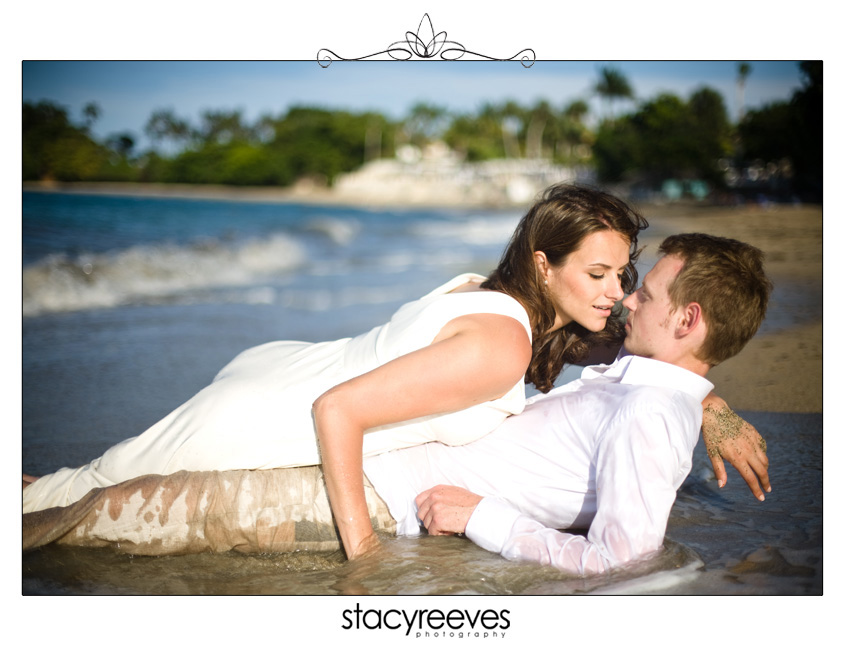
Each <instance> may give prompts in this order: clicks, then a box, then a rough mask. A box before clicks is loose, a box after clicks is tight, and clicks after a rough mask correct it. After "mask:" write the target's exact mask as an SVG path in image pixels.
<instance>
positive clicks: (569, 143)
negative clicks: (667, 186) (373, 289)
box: [23, 62, 823, 192]
mask: <svg viewBox="0 0 844 653" xmlns="http://www.w3.org/2000/svg"><path fill="white" fill-rule="evenodd" d="M801 69H802V71H803V74H804V77H805V82H806V84H805V86H804V88H803V89H801V90H800V91H798V92H797V93H795V95H794V97H793V98H792V100H791V101H790V102H782V103H775V104H771V105H769V106H767V107H764V108H762V109H759V110H756V111H750V112H748V114H747V116H746V117H745V119H744V120H743V121H742V122H741V124H740V125H739V126H738V128H736V127H734V126H733V125H731V124H730V122H729V120H728V118H727V113H726V110H725V108H724V102H723V99H722V98H721V96H720V95H719V94H718V93H717V92H716V91H714V90H712V89H708V88H703V89H700V90H698V91H697V92H695V93H694V94H693V95H692V96H691V97H690V98H689V99H688V100H687V101H684V100H682V99H680V98H678V97H677V96H675V95H671V94H663V95H659V96H657V97H654V98H651V99H649V100H647V101H644V102H641V103H640V104H639V105H638V106H637V108H636V109H635V110H634V111H632V112H629V113H627V114H626V115H621V116H613V115H610V116H609V117H608V118H607V119H605V120H603V121H602V122H600V123H599V124H598V127H597V129H594V128H591V127H590V126H588V125H589V124H590V121H588V120H587V118H588V116H589V112H590V107H589V104H588V103H587V102H586V101H585V100H582V99H577V100H574V101H572V102H570V103H569V104H568V105H565V106H562V107H560V108H557V107H555V106H553V105H552V104H551V103H549V102H547V101H539V102H536V103H535V104H533V105H532V106H526V105H522V104H520V103H519V102H518V101H516V100H509V101H507V102H503V103H501V104H489V103H488V104H485V105H483V106H481V107H480V108H479V109H478V110H477V111H475V112H473V113H462V114H459V115H452V114H449V113H448V112H447V111H446V110H445V109H444V108H442V107H439V106H436V105H431V104H426V103H418V104H416V105H415V106H413V107H412V108H411V110H410V111H409V112H408V115H407V116H406V118H405V119H404V120H401V121H399V122H392V121H390V120H388V119H387V118H385V117H384V116H383V115H381V114H379V113H374V112H366V113H353V112H348V111H333V110H327V109H322V108H316V107H308V106H298V107H293V108H291V109H290V110H289V111H287V113H286V114H282V115H279V116H271V115H266V116H262V117H261V118H259V119H258V120H257V121H255V122H254V123H253V124H250V123H248V122H247V121H246V120H245V119H244V117H243V115H242V114H241V113H240V112H239V111H213V110H209V111H205V112H204V113H203V114H202V115H201V116H200V120H199V124H198V125H192V124H191V123H190V122H189V121H188V120H186V119H184V118H182V117H179V116H178V115H176V113H175V112H174V111H173V110H172V109H160V110H157V111H155V112H154V113H153V114H152V115H151V116H150V118H149V120H148V122H147V124H146V126H145V128H144V131H145V133H146V135H147V136H148V137H149V139H150V140H151V142H152V143H153V149H151V150H149V151H147V152H136V146H135V143H136V139H135V137H134V135H132V134H130V133H127V132H124V133H118V134H114V135H112V136H110V137H109V138H107V139H106V140H105V142H104V143H102V144H101V143H97V142H96V141H95V140H94V139H93V138H92V137H91V136H90V129H91V126H92V125H93V124H94V122H95V121H96V120H97V119H99V117H100V115H101V110H100V108H99V107H98V105H96V104H95V103H89V104H87V105H86V106H85V107H84V109H83V121H82V124H81V125H74V124H72V123H71V121H70V120H69V119H68V115H67V112H66V111H65V109H63V108H62V107H59V106H57V105H54V104H52V103H49V102H42V103H39V104H30V103H24V105H23V177H24V179H26V180H28V179H55V180H60V181H80V180H82V181H84V180H128V181H144V182H171V183H172V182H179V183H193V184H206V183H210V184H230V185H249V186H261V185H277V186H288V185H291V184H294V183H296V182H297V181H298V180H300V179H302V178H305V177H308V178H311V179H316V180H324V182H325V183H328V184H331V183H333V181H334V180H335V179H336V178H337V176H338V175H340V174H342V173H344V172H349V171H352V170H355V169H357V168H358V167H360V166H361V165H363V164H364V163H365V162H366V161H369V160H372V159H374V158H380V157H389V156H392V155H393V153H394V151H395V147H396V146H397V145H399V144H405V143H411V144H413V145H416V146H419V147H424V146H425V145H426V144H427V143H430V142H432V141H434V140H442V141H444V142H445V143H446V144H447V145H449V146H450V147H451V148H452V149H454V150H455V151H457V152H458V153H459V154H461V155H462V156H464V157H465V159H466V160H467V161H469V162H475V161H483V160H488V159H496V158H505V157H510V158H514V157H542V158H546V159H551V160H553V161H555V162H558V163H563V164H566V165H577V166H582V165H590V166H593V167H595V168H596V171H597V173H598V176H599V179H600V180H601V181H604V182H616V181H633V182H640V183H644V184H647V185H650V186H651V187H654V188H655V187H658V186H659V185H660V184H661V183H662V181H664V180H665V179H669V178H673V179H703V180H705V181H707V182H709V183H710V184H711V185H712V186H715V187H718V186H720V185H722V183H723V174H722V172H721V170H720V168H719V165H718V163H719V160H722V159H723V158H724V157H729V156H732V155H733V154H734V152H733V150H734V148H735V146H736V144H738V146H739V150H738V155H739V156H743V157H744V158H745V160H746V161H752V160H755V159H760V160H763V161H777V160H780V159H788V160H789V161H790V162H791V163H792V164H793V166H794V169H795V171H796V177H795V179H796V183H797V185H798V186H800V187H801V188H807V189H810V190H812V189H814V190H815V191H817V192H819V191H820V188H821V183H822V182H821V180H822V149H821V148H822V104H823V96H822V90H823V64H822V63H821V62H806V63H803V64H801ZM749 74H750V67H749V65H744V66H739V68H738V80H737V81H738V82H739V83H740V84H743V83H744V82H745V81H746V79H747V77H748V75H749ZM594 90H595V92H596V94H597V95H598V96H599V97H600V98H602V99H604V100H606V101H607V102H608V103H609V104H612V103H613V102H614V101H616V100H619V99H632V98H633V89H632V86H631V85H630V83H629V82H628V80H627V79H626V77H624V75H623V74H622V73H620V72H619V71H617V70H615V69H612V68H604V69H602V70H601V71H600V74H599V79H598V81H597V83H596V84H595V86H594ZM553 92H554V91H553V89H549V93H553Z"/></svg>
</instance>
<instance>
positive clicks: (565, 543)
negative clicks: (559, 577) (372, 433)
mask: <svg viewBox="0 0 844 653" xmlns="http://www.w3.org/2000/svg"><path fill="white" fill-rule="evenodd" d="M661 251H662V252H663V254H664V257H663V258H662V259H660V261H659V262H658V263H657V265H656V266H655V267H654V269H653V270H652V271H651V272H649V273H648V274H647V275H646V276H645V279H644V282H643V285H642V287H641V288H640V289H639V290H637V291H636V292H635V293H634V294H633V295H631V296H630V297H628V298H627V299H626V300H625V301H624V304H625V306H626V307H627V308H628V310H629V317H628V324H627V338H626V340H625V349H626V350H627V352H626V353H632V354H636V355H625V356H622V357H620V358H619V359H618V360H617V361H616V362H615V363H614V364H613V365H610V366H595V367H591V368H587V369H586V370H585V371H584V374H583V377H582V378H581V379H580V380H578V381H575V382H573V383H570V384H567V385H566V386H564V387H562V388H559V389H558V390H555V391H552V392H551V393H549V394H548V395H546V396H542V397H539V398H536V399H534V400H533V401H532V402H531V403H530V404H529V405H528V407H527V408H526V409H525V411H524V412H523V413H522V414H521V415H517V416H513V417H511V418H508V419H507V420H506V421H505V423H504V424H503V425H502V426H501V427H499V428H498V429H497V430H496V431H494V432H493V433H492V434H490V435H488V436H486V437H485V438H482V439H481V440H479V441H476V442H473V443H471V444H468V445H465V446H462V447H449V446H446V445H442V444H440V443H429V444H427V445H422V446H419V447H414V448H411V449H404V450H399V451H394V452H390V453H387V454H382V455H381V456H376V457H374V458H369V459H367V460H365V462H364V470H365V472H366V475H367V477H368V478H369V480H370V481H371V482H372V484H373V485H374V488H375V491H376V492H377V495H375V493H371V495H370V499H371V501H370V512H371V514H372V515H373V519H374V520H376V521H377V522H378V524H379V525H382V526H383V525H387V524H386V522H387V521H388V520H389V519H390V518H392V519H395V521H396V524H395V532H396V533H397V534H400V535H402V534H413V533H416V532H419V530H420V525H422V524H423V525H424V526H425V527H426V528H427V529H428V532H429V533H431V534H433V535H438V534H447V533H460V532H465V533H466V535H467V536H468V537H469V538H470V539H472V540H473V541H475V542H476V543H477V544H479V545H480V546H483V547H484V548H487V549H489V550H492V551H495V552H497V553H501V554H502V555H504V556H505V557H508V558H513V559H524V560H533V561H537V562H541V563H548V564H553V565H555V566H557V567H560V568H563V569H566V570H570V571H573V572H576V573H584V574H585V573H594V572H601V571H606V570H607V569H610V568H612V567H614V566H617V565H620V564H624V563H627V562H630V561H632V560H635V559H637V558H639V557H642V556H644V555H647V554H649V553H652V552H654V551H656V550H658V549H659V548H660V546H661V544H662V540H663V537H664V534H665V528H666V524H667V521H668V516H669V513H670V510H671V506H672V505H673V502H674V498H675V494H676V490H677V488H678V487H679V486H680V484H681V483H682V482H683V480H684V479H685V477H686V475H687V474H688V472H689V471H690V469H691V459H692V451H693V449H694V446H695V444H696V442H697V438H698V433H699V430H700V426H701V418H702V407H701V402H702V400H703V399H704V398H705V397H706V396H707V395H708V393H709V392H710V391H711V389H712V385H711V384H710V383H709V382H708V381H706V380H705V378H703V377H704V375H705V374H706V373H707V372H708V371H709V369H710V368H711V367H712V366H713V365H716V364H718V363H720V362H721V361H723V360H725V359H726V358H729V357H730V356H733V355H735V354H736V353H738V351H739V350H740V349H741V348H742V347H743V346H744V344H745V343H746V342H747V341H748V340H749V339H750V338H751V337H752V336H753V334H754V333H755V332H756V330H757V329H758V327H759V325H760V323H761V321H762V319H763V317H764V314H765V308H766V305H767V299H768V296H769V293H770V282H769V281H768V279H767V277H766V276H765V274H764V271H763V269H762V255H761V252H759V250H757V249H755V248H753V247H750V246H748V245H745V244H743V243H739V242H737V241H733V240H728V239H723V238H715V237H711V236H705V235H700V234H687V235H682V236H675V237H671V238H669V239H667V240H666V241H665V242H664V243H663V245H662V247H661ZM737 308H740V309H741V310H736V309H737ZM761 456H762V458H763V461H762V462H763V465H766V464H767V460H766V459H764V454H761ZM757 469H759V473H760V479H761V481H762V483H763V485H764V486H766V487H767V489H770V488H769V487H768V486H767V474H766V473H765V472H764V469H762V468H759V467H757ZM317 473H318V471H317V470H315V469H307V468H306V469H303V470H268V471H267V472H226V473H219V472H215V473H197V474H185V475H184V476H183V477H181V478H174V477H176V476H177V475H173V477H146V479H148V480H145V479H143V478H142V479H138V480H136V481H130V482H128V484H121V485H119V486H115V487H113V488H106V489H104V490H102V491H101V492H102V494H101V495H100V496H99V497H90V496H89V497H86V499H88V503H89V505H86V506H76V504H74V505H75V506H76V507H75V508H74V506H71V507H69V508H66V509H65V508H62V509H52V510H55V511H58V512H57V513H54V514H58V515H67V514H68V512H67V511H71V512H73V510H75V511H76V514H74V515H73V516H72V518H71V519H70V520H69V521H68V520H65V523H64V525H63V526H62V527H61V528H53V526H54V524H52V525H51V523H50V519H47V520H46V521H43V520H42V524H41V526H40V532H42V533H44V532H49V533H50V535H49V537H46V538H42V539H40V540H38V539H37V538H36V539H35V540H33V539H29V540H28V538H27V537H26V531H27V524H28V520H30V521H31V520H33V519H35V520H38V519H41V518H42V517H43V516H42V517H39V514H38V513H35V514H34V515H33V516H29V515H25V516H24V526H25V528H24V530H25V547H26V542H27V541H29V542H31V543H32V542H34V543H35V544H38V543H44V542H45V541H50V540H51V539H56V537H57V536H56V533H58V534H59V535H58V536H62V534H63V533H67V532H68V531H69V530H71V528H72V529H73V532H72V533H70V534H69V535H67V536H65V537H70V538H71V539H70V540H69V542H70V543H82V544H85V543H87V544H92V543H96V544H102V543H108V542H117V543H118V545H119V544H120V543H123V550H127V551H129V552H132V551H133V550H134V551H136V552H139V553H144V552H145V553H172V552H188V551H195V550H203V549H204V550H207V549H209V548H210V549H211V550H225V549H227V548H237V549H240V550H243V551H252V550H292V549H289V548H288V549H284V548H281V547H282V545H283V546H288V547H289V546H296V547H301V546H302V544H303V543H302V539H303V538H305V539H309V540H310V539H319V537H320V536H318V535H315V533H317V532H318V531H320V529H321V530H322V532H323V534H325V533H326V531H331V530H332V529H331V521H330V511H328V510H327V502H326V500H325V497H324V492H323V491H322V490H321V489H320V488H319V487H318V488H317V491H316V492H315V493H314V492H313V491H311V492H310V493H309V492H308V491H302V489H301V488H302V487H303V486H305V485H309V486H319V484H320V479H319V478H318V477H317V476H314V474H317ZM203 474H204V475H203ZM208 474H212V475H213V476H209V475H208ZM224 474H228V475H229V476H224ZM232 474H235V475H238V476H232ZM197 479H198V480H197ZM279 479H284V480H283V482H281V485H280V486H279V485H278V484H277V481H279ZM291 479H295V480H294V481H291ZM183 482H187V485H185V486H182V485H179V484H181V483H183ZM191 483H192V485H191ZM748 483H749V484H750V482H749V481H748ZM150 484H152V485H155V484H158V485H157V486H156V487H151V485H150ZM198 484H200V485H202V488H199V489H198V487H197V485H198ZM183 487H185V488H187V489H182V488H183ZM223 487H234V488H235V490H236V492H237V493H238V494H237V496H234V497H233V498H232V497H230V498H229V499H228V503H226V504H225V505H224V506H223V507H221V508H219V510H217V511H216V512H214V508H213V506H215V505H218V504H220V505H222V502H219V501H218V500H217V499H218V497H219V496H221V495H224V494H225V492H224V491H223V490H222V489H219V488H223ZM121 493H122V494H121ZM230 494H231V493H230ZM150 497H152V499H150ZM174 497H177V498H178V499H176V498H174ZM483 497H485V498H483ZM85 501H86V500H85V499H83V501H81V502H79V504H82V503H84V502H85ZM126 506H128V507H130V508H131V509H130V510H123V508H124V507H126ZM208 506H212V508H208ZM176 507H178V510H176V509H175V508H176ZM106 508H107V509H106ZM417 508H418V510H417ZM278 510H282V511H283V514H280V513H278V512H277V511H278ZM43 512H44V513H48V512H50V511H43ZM212 512H214V515H217V514H220V515H224V516H225V517H224V518H225V519H227V520H228V521H226V522H220V521H219V520H218V518H217V517H216V516H213V517H212V516H210V515H211V514H212ZM165 513H167V515H170V516H172V514H177V518H176V519H170V518H169V517H168V519H164V515H165ZM86 515H87V516H86ZM92 515H93V516H92ZM385 515H386V519H385ZM197 516H198V517H197ZM121 519H122V520H123V521H122V522H121ZM85 520H87V521H85ZM68 523H71V526H68ZM45 524H46V526H45ZM80 524H81V525H80ZM314 524H318V526H314V527H312V526H313V525H314ZM188 525H189V527H188ZM244 525H245V526H244ZM303 525H309V526H308V527H307V528H304V527H303ZM51 528H52V530H50V529H51ZM168 528H169V530H168ZM567 528H568V529H585V528H588V529H589V531H588V535H587V536H585V537H584V536H580V535H572V534H568V533H562V532H560V531H559V530H557V529H567ZM237 529H240V530H239V531H238V530H237ZM142 530H143V535H142V536H140V535H139V533H141V531H142ZM236 531H237V535H234V534H233V533H235V532H236ZM299 531H302V532H301V533H299ZM255 533H260V535H258V536H255V535H254V534H255ZM329 535H330V537H327V538H325V539H331V538H333V537H334V534H333V532H332V533H330V534H329ZM74 538H75V539H74ZM86 538H87V539H86ZM215 538H216V539H215ZM65 541H68V540H65ZM150 542H153V543H154V544H155V546H157V547H158V548H153V549H150V548H148V547H147V545H148V544H149V543H150ZM162 542H164V543H165V544H164V545H162V544H161V543H162ZM291 542H292V543H293V544H291ZM127 544H129V545H132V546H134V547H135V548H134V549H130V548H127ZM316 544H320V543H316ZM162 546H163V547H164V548H161V547H162ZM138 547H140V548H138ZM145 547H147V548H145ZM167 547H170V548H167ZM197 547H199V548H198V549H197ZM314 548H324V547H322V546H321V545H320V546H316V545H315V546H314Z"/></svg>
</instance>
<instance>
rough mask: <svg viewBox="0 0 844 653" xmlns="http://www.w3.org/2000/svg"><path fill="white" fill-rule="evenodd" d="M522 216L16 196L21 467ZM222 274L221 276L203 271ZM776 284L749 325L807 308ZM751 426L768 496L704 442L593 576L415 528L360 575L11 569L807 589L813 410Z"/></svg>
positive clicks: (155, 564) (303, 568) (432, 278)
mask: <svg viewBox="0 0 844 653" xmlns="http://www.w3.org/2000/svg"><path fill="white" fill-rule="evenodd" d="M26 195H29V194H26ZM517 219H518V215H515V214H512V213H506V212H505V213H497V212H455V211H447V212H437V211H413V212H401V213H396V212H388V211H362V210H357V209H343V208H320V207H296V206H276V205H270V206H268V205H254V204H239V203H225V202H216V203H214V202H191V201H187V200H178V201H177V200H140V199H131V198H79V197H75V196H61V195H56V196H37V197H29V198H27V197H26V196H25V202H24V252H25V262H26V266H25V267H26V268H27V269H29V270H30V271H34V275H31V276H30V277H25V281H24V294H25V296H28V298H29V304H27V305H28V306H29V307H30V309H29V310H30V311H31V314H27V315H26V316H25V317H24V320H23V342H22V344H23V370H22V381H23V406H22V417H23V438H22V456H23V459H22V466H23V469H24V470H25V471H27V472H28V473H33V474H36V475H37V474H43V473H48V472H50V471H53V470H54V469H56V468H57V467H59V466H64V465H79V464H83V463H85V462H88V461H89V460H91V459H92V458H94V457H96V456H98V455H99V454H100V453H102V451H103V450H104V449H105V448H107V447H108V446H110V445H111V444H113V443H115V442H118V441H120V440H122V439H124V438H127V437H131V436H134V435H137V434H138V433H139V432H141V431H142V430H144V429H145V428H147V427H148V426H149V425H150V424H152V423H153V422H155V421H157V420H158V419H159V418H161V417H162V416H163V415H165V414H166V413H168V412H169V411H171V410H172V409H173V408H175V407H176V406H178V405H179V404H180V403H182V402H183V401H184V400H186V399H188V398H189V397H190V396H191V395H192V394H193V393H194V392H196V391H197V390H198V389H200V388H201V387H202V386H204V385H205V384H207V383H208V382H209V381H210V380H211V378H213V376H214V374H215V373H216V372H217V371H218V370H219V369H220V368H221V367H222V366H223V365H225V364H226V363H227V362H228V361H229V360H230V359H231V358H233V357H234V356H235V355H236V354H237V353H239V352H240V351H242V350H243V349H245V348H246V347H249V346H252V345H256V344H260V343H262V342H266V341H269V340H275V339H307V340H324V339H332V338H338V337H342V336H347V335H352V334H356V333H360V332H363V331H364V330H366V329H368V328H369V327H371V326H372V325H374V324H378V323H381V322H383V321H385V320H386V319H388V318H389V316H390V314H391V313H392V312H393V311H394V310H395V309H396V308H397V307H398V306H399V305H400V304H401V303H402V302H404V301H407V300H409V299H412V298H414V297H417V296H419V295H420V294H422V293H424V292H427V291H428V290H430V289H432V288H433V287H435V286H436V285H438V284H439V283H442V282H444V281H446V280H447V279H448V278H450V277H451V276H453V275H454V274H457V273H460V272H464V271H469V270H471V271H478V272H485V271H487V270H489V269H490V268H491V267H493V265H494V263H495V260H496V259H497V257H498V255H499V254H500V251H501V249H502V248H503V245H504V242H505V241H506V238H507V236H508V235H509V232H510V230H511V229H512V226H513V224H514V223H515V221H516V220H517ZM653 230H656V231H658V225H654V229H653ZM653 230H652V231H653ZM139 248H140V249H139ZM276 259H277V260H276ZM646 265H647V262H646ZM86 266H91V267H90V268H88V267H86ZM226 266H231V267H234V268H236V270H235V272H236V274H234V273H232V272H231V271H227V272H225V273H222V272H221V273H213V274H212V273H208V272H207V270H209V269H214V268H221V267H226ZM197 270H199V271H200V272H197ZM27 278H30V279H32V280H31V281H30V282H29V283H30V284H31V285H30V286H27V281H26V279H27ZM777 292H778V293H779V295H776V297H777V301H778V302H779V304H778V305H777V306H778V307H777V306H772V311H771V316H770V318H769V320H768V321H767V322H766V325H764V326H763V330H764V329H773V328H780V327H782V326H787V325H789V324H793V323H795V322H796V321H797V320H800V319H804V317H805V316H806V312H805V311H801V310H792V309H793V308H794V306H798V307H799V306H800V305H801V302H803V303H806V304H808V303H810V302H813V301H814V300H813V299H812V298H811V297H806V296H805V294H803V293H801V292H800V291H799V289H798V290H796V291H794V292H791V291H790V290H789V289H788V287H784V288H783V287H780V288H778V290H777ZM27 293H29V295H27ZM56 298H58V299H56ZM815 305H816V306H820V302H816V304H815ZM744 417H746V418H747V419H748V421H750V422H751V423H753V424H754V425H755V426H756V427H757V428H758V429H759V431H760V432H761V433H762V434H763V435H764V436H765V437H766V439H767V440H768V445H769V449H768V453H769V457H770V459H771V461H772V468H771V480H772V484H773V487H774V492H773V493H772V494H771V495H770V496H769V498H768V500H767V501H765V502H764V503H758V502H757V501H756V500H755V499H753V497H752V496H751V495H750V493H749V491H748V490H747V488H746V486H745V485H744V482H743V481H742V480H741V479H740V478H739V477H738V475H737V473H736V472H735V471H734V470H732V469H731V468H728V473H729V474H730V481H729V483H728V485H727V487H726V488H724V489H723V490H719V489H718V488H717V486H716V484H715V481H714V477H713V475H712V472H711V468H710V466H709V463H708V460H707V459H706V456H705V453H704V452H703V451H702V448H699V450H698V451H697V452H696V458H695V467H694V469H693V471H692V474H691V475H690V477H689V479H688V480H687V482H686V484H685V485H684V486H683V488H682V489H681V491H680V493H679V496H678V500H677V503H676V504H675V507H674V510H673V512H672V518H671V521H670V523H669V529H668V541H667V546H666V551H665V552H664V553H663V554H661V555H659V556H657V557H656V558H655V559H653V560H650V561H647V562H645V563H641V564H638V565H635V566H633V567H632V568H631V569H626V570H622V571H619V572H617V573H615V574H612V575H609V576H606V577H602V578H598V579H578V578H572V577H569V576H567V575H565V574H563V573H562V572H558V571H555V570H553V569H549V568H543V567H538V566H535V565H526V564H514V563H511V562H507V561H505V560H503V559H501V558H499V557H498V556H495V555H492V554H490V553H488V552H486V551H483V550H482V549H480V548H478V547H477V546H475V545H474V544H472V543H471V542H469V541H467V540H465V539H463V538H431V537H421V538H414V539H410V538H407V539H392V540H389V541H387V542H386V543H385V553H384V555H383V556H381V557H379V558H378V559H376V560H371V561H364V562H357V561H356V562H353V563H346V562H344V561H343V559H342V557H341V556H340V554H330V555H314V554H291V555H267V556H245V555H240V554H227V555H210V554H208V555H194V556H182V557H162V558H142V557H137V556H136V557H131V556H126V555H122V554H119V553H116V552H110V551H100V550H79V549H71V548H63V547H57V546H51V547H45V548H44V549H42V550H38V551H34V552H31V553H27V554H25V555H24V556H23V559H22V591H23V593H24V594H62V595H69V594H71V595H76V594H81V595H102V594H109V595H110V594H142V595H147V594H155V595H170V594H176V595H183V594H191V595H193V594H213V595H228V594H238V595H239V594H250V595H252V594H255V595H264V594H273V595H278V594H281V595H335V594H338V595H340V594H355V595H363V594H374V595H383V594H390V595H392V594H411V595H431V594H436V595H444V594H448V595H489V594H492V595H524V594H531V595H544V594H579V593H633V594H647V593H657V594H784V595H805V594H821V593H822V592H823V513H822V509H823V487H822V478H823V475H822V460H823V444H822V443H823V424H822V418H821V416H820V415H796V414H781V413H748V414H744Z"/></svg>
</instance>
